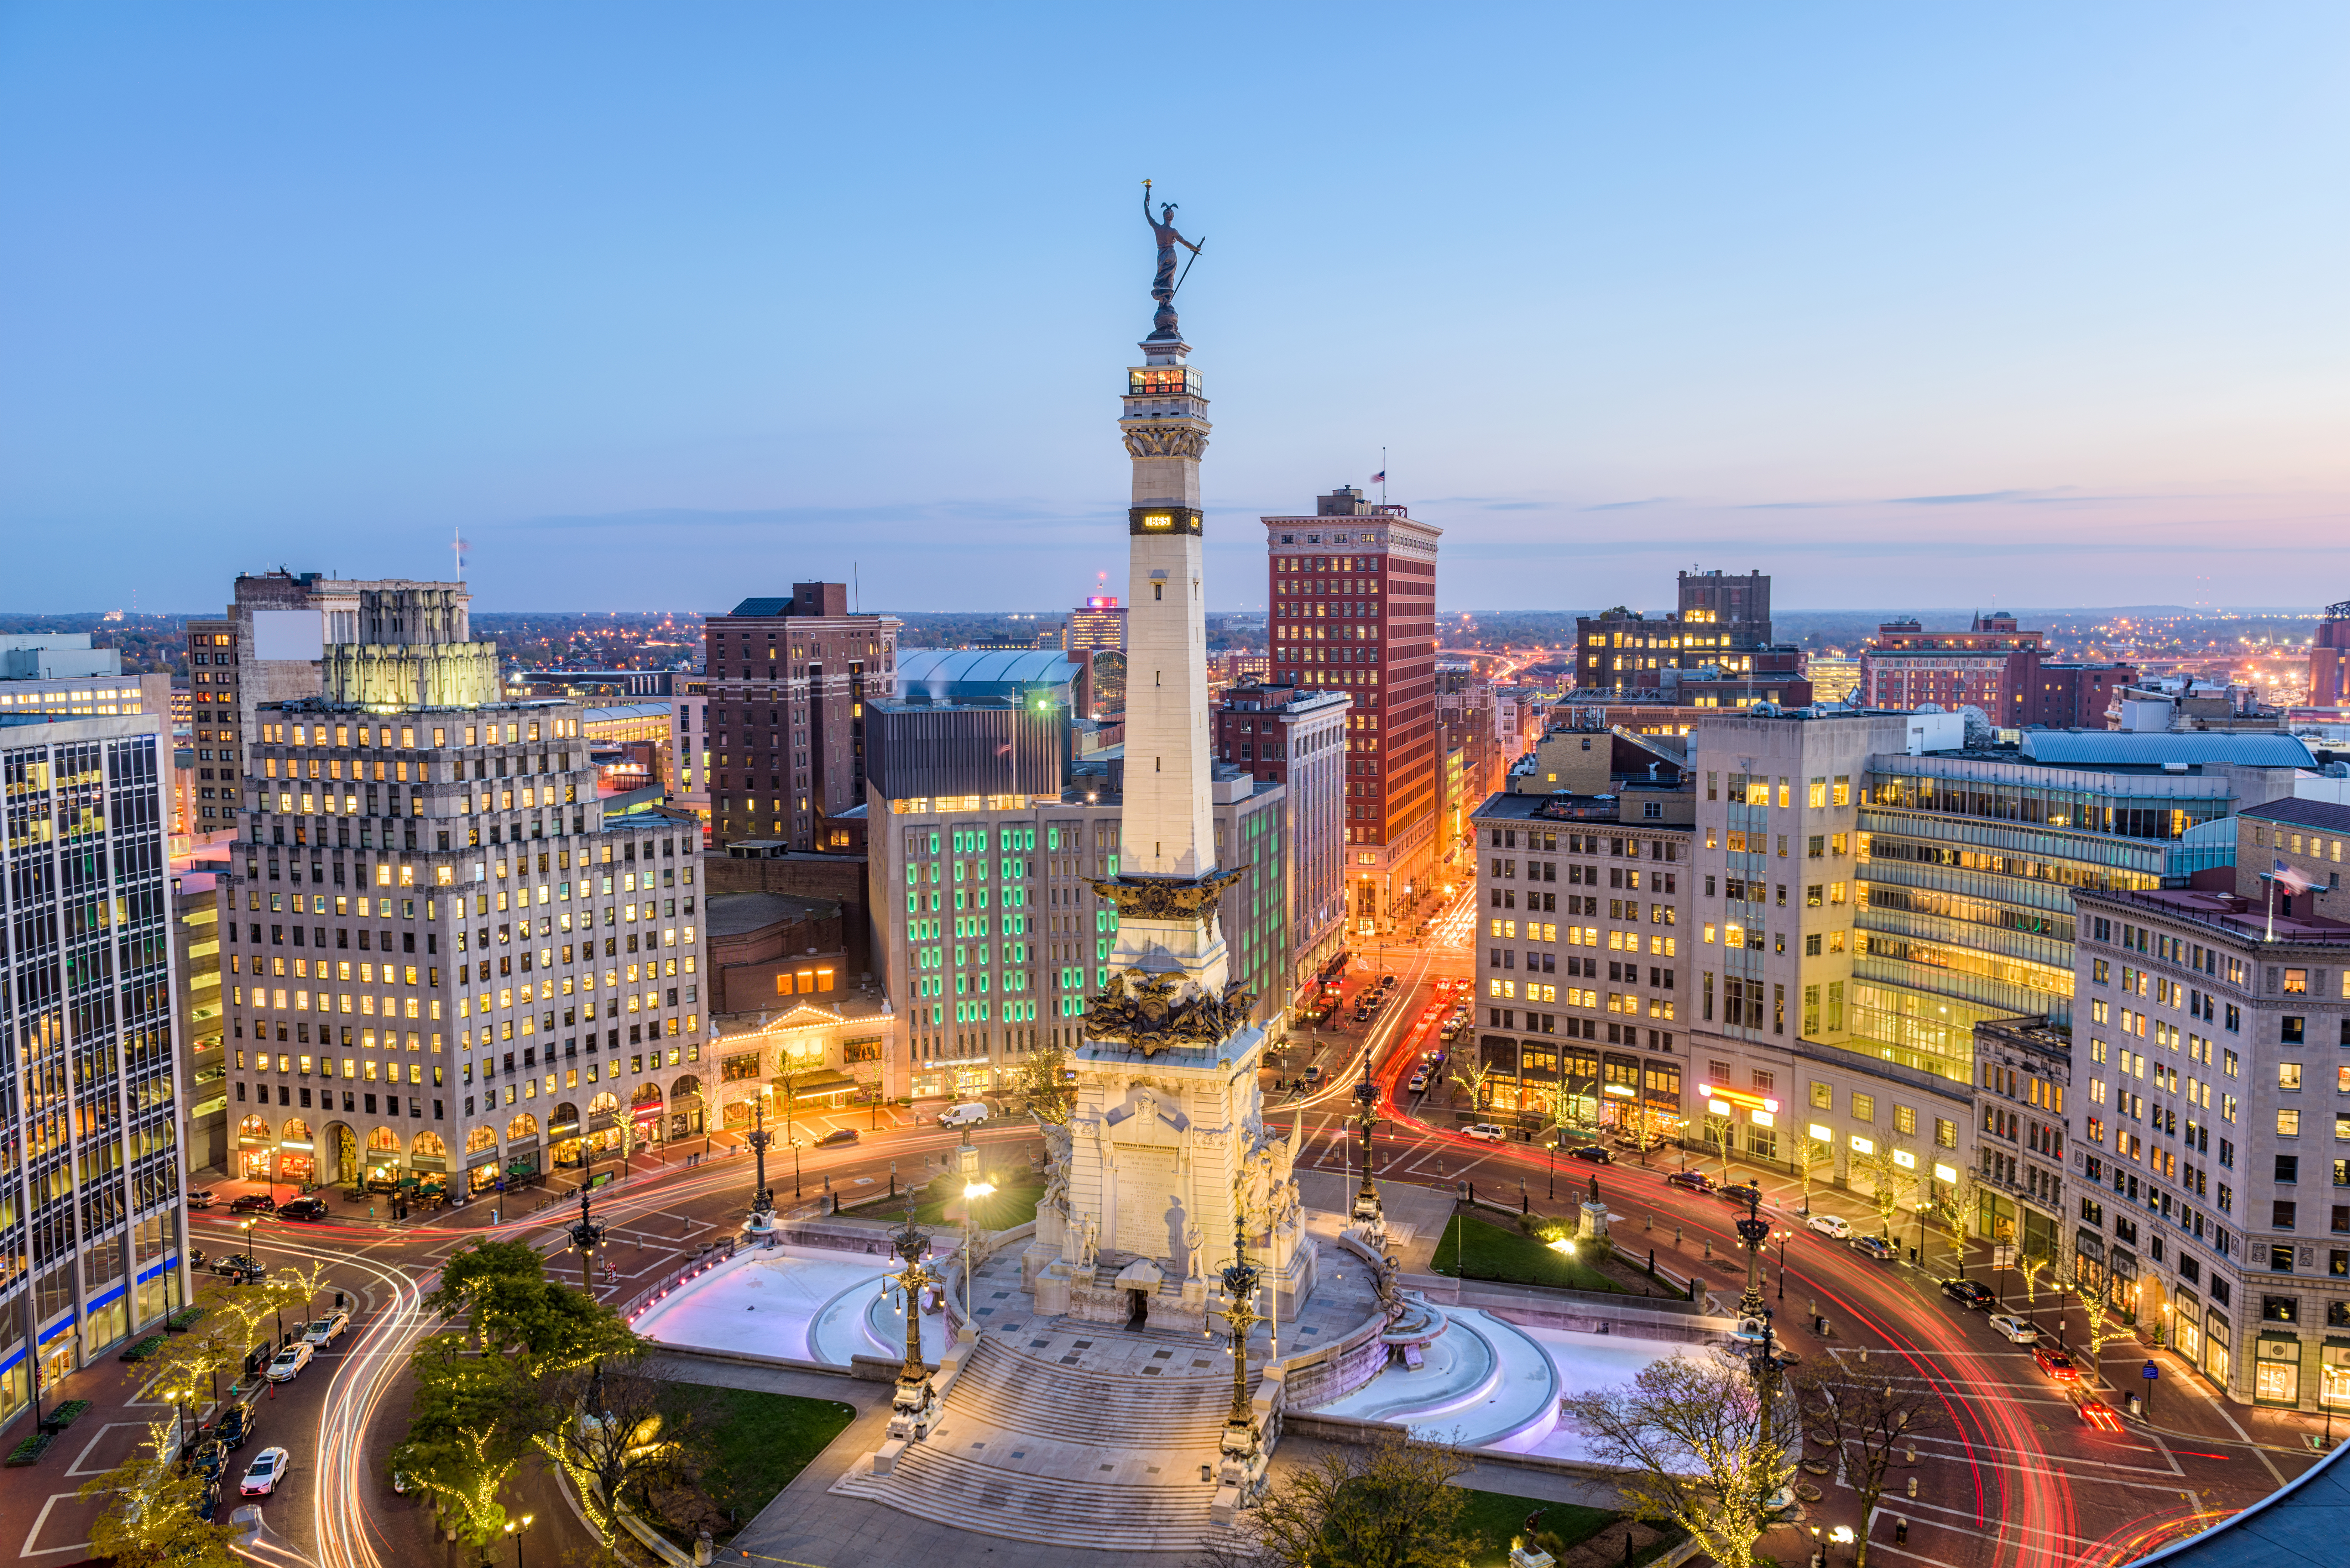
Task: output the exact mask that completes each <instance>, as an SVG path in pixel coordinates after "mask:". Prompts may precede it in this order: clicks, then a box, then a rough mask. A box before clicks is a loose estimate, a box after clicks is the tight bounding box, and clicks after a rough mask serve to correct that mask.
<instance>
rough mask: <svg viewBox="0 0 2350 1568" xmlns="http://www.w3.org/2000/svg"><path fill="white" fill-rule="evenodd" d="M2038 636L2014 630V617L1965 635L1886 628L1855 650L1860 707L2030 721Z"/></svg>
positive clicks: (1906, 623) (1981, 621)
mask: <svg viewBox="0 0 2350 1568" xmlns="http://www.w3.org/2000/svg"><path fill="white" fill-rule="evenodd" d="M2044 652H2045V643H2044V640H2043V633H2040V632H2036V631H2020V630H2018V629H2017V628H2016V624H2015V618H2014V617H2013V616H2012V615H1978V616H1976V617H1975V618H1974V622H1973V624H1972V625H1971V626H1970V628H1968V629H1967V630H1965V631H1928V630H1926V629H1925V628H1923V627H1921V626H1920V625H1919V624H1918V622H1917V621H1915V620H1900V621H1887V622H1886V623H1885V624H1884V625H1882V626H1880V627H1878V628H1877V640H1876V641H1874V642H1872V643H1870V644H1869V645H1868V646H1867V647H1866V649H1863V650H1862V651H1861V656H1860V670H1861V676H1860V695H1861V700H1862V701H1865V702H1866V703H1867V704H1868V705H1869V706H1870V707H1873V708H1887V709H1893V708H1918V707H1923V706H1924V705H1925V704H1927V703H1929V702H1931V703H1934V704H1936V705H1937V706H1939V707H1941V708H1943V709H1945V710H1955V709H1958V708H1960V707H1974V708H1981V710H1982V711H1983V712H1984V713H1985V714H1986V715H1987V716H1988V717H1989V718H1990V720H1991V722H1992V723H1994V724H2006V725H2021V724H2023V723H2026V722H2030V719H2029V715H2028V709H2027V703H2028V702H2029V701H2030V697H2031V693H2032V685H2033V671H2034V670H2037V669H2038V667H2039V663H2040V659H2041V658H2042V656H2043V653H2044Z"/></svg>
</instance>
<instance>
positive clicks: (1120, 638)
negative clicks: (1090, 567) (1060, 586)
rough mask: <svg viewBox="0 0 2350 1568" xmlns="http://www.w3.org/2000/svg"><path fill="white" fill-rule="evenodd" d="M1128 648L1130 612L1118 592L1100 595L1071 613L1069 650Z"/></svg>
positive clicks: (1067, 639) (1071, 651) (1089, 599)
mask: <svg viewBox="0 0 2350 1568" xmlns="http://www.w3.org/2000/svg"><path fill="white" fill-rule="evenodd" d="M1125 647H1126V611H1124V610H1122V609H1120V608H1119V607H1118V596H1117V595H1116V594H1096V595H1094V596H1092V597H1089V598H1087V600H1086V602H1085V603H1083V604H1081V605H1079V606H1078V607H1076V609H1073V610H1071V611H1070V612H1069V624H1068V628H1067V635H1066V643H1065V651H1066V652H1070V653H1075V652H1076V651H1077V650H1078V649H1105V648H1107V649H1120V650H1123V649H1125Z"/></svg>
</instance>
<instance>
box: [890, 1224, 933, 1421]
mask: <svg viewBox="0 0 2350 1568" xmlns="http://www.w3.org/2000/svg"><path fill="white" fill-rule="evenodd" d="M930 1246H931V1238H930V1233H929V1232H928V1231H922V1230H920V1229H919V1228H917V1227H916V1225H915V1224H914V1193H913V1189H908V1190H907V1192H906V1228H905V1229H904V1230H902V1231H899V1232H898V1233H897V1234H896V1235H895V1236H893V1237H891V1238H890V1248H889V1251H890V1253H891V1255H892V1256H894V1257H899V1258H902V1259H904V1260H905V1262H906V1266H905V1267H904V1268H902V1269H900V1270H899V1271H898V1272H896V1273H894V1274H891V1275H889V1281H890V1282H891V1283H893V1284H895V1285H896V1286H897V1287H898V1289H899V1291H901V1292H903V1293H904V1294H905V1300H906V1360H905V1363H904V1365H903V1366H899V1369H898V1389H897V1392H896V1393H895V1394H893V1395H891V1396H890V1398H889V1435H890V1436H891V1437H893V1438H904V1439H906V1440H908V1441H910V1442H920V1441H921V1440H922V1439H923V1438H927V1437H929V1436H930V1433H931V1423H932V1422H934V1421H936V1420H937V1419H938V1413H939V1395H938V1390H937V1388H936V1387H934V1386H932V1385H931V1370H930V1368H929V1366H926V1365H924V1364H923V1361H922V1287H923V1286H924V1285H928V1284H933V1283H935V1282H937V1276H936V1275H934V1274H932V1273H931V1271H930V1270H929V1269H928V1268H926V1267H924V1266H923V1263H922V1257H923V1254H924V1253H926V1252H928V1251H930Z"/></svg>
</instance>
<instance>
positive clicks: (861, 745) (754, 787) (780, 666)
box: [702, 583, 898, 849]
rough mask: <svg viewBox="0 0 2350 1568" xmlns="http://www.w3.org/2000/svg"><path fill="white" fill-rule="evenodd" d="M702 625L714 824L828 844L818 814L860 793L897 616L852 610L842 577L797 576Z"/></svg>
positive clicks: (718, 834) (725, 836) (809, 845)
mask: <svg viewBox="0 0 2350 1568" xmlns="http://www.w3.org/2000/svg"><path fill="white" fill-rule="evenodd" d="M704 637H705V639H706V644H707V653H706V659H705V666H706V671H705V681H706V684H707V685H708V687H709V701H708V703H707V705H706V708H705V710H704V714H703V722H702V748H704V749H708V750H709V751H711V753H712V756H713V759H714V760H713V763H712V766H711V769H710V774H709V780H710V782H709V785H708V790H709V794H710V797H711V805H710V813H711V822H712V836H713V837H714V838H715V840H716V841H717V843H719V844H721V845H724V844H729V843H736V842H741V841H743V840H750V839H776V840H781V841H782V842H784V843H786V844H788V845H790V846H792V847H793V848H794V849H818V848H823V847H826V843H825V842H824V841H825V839H826V838H827V835H826V834H825V832H824V820H825V818H827V816H831V815H837V814H838V813H840V812H844V811H847V810H850V809H852V808H853V807H855V806H856V805H858V804H859V803H860V802H862V801H863V800H864V798H865V701H866V699H867V698H868V696H873V697H887V696H889V694H890V692H891V691H892V690H893V684H894V681H895V679H896V677H895V675H894V673H893V672H894V670H895V667H896V664H897V655H898V623H897V622H896V621H894V620H892V619H890V618H889V617H887V616H879V615H852V614H850V613H849V609H848V588H847V585H846V584H842V583H794V584H793V585H792V594H791V597H789V598H749V599H744V600H743V602H742V603H741V604H738V605H736V606H735V607H734V608H733V611H732V612H731V613H729V614H726V615H714V616H712V617H711V618H710V619H709V622H708V624H707V626H706V627H705V628H704Z"/></svg>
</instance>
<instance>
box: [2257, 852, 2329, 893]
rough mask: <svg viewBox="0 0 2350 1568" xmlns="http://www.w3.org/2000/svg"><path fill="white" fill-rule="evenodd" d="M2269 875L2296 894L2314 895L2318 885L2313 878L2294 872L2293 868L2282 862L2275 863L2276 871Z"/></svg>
mask: <svg viewBox="0 0 2350 1568" xmlns="http://www.w3.org/2000/svg"><path fill="white" fill-rule="evenodd" d="M2269 875H2270V876H2272V877H2275V878H2276V880H2277V882H2278V883H2279V884H2280V885H2281V886H2282V887H2286V888H2292V889H2293V891H2294V892H2296V893H2314V892H2315V891H2317V886H2318V884H2317V879H2316V878H2315V877H2311V876H2309V875H2307V874H2306V873H2304V872H2302V871H2298V870H2295V869H2294V868H2293V867H2290V866H2288V865H2286V864H2285V863H2284V862H2283V861H2282V860H2280V861H2278V862H2277V863H2276V869H2275V870H2273V871H2272V872H2270V873H2269Z"/></svg>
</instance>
